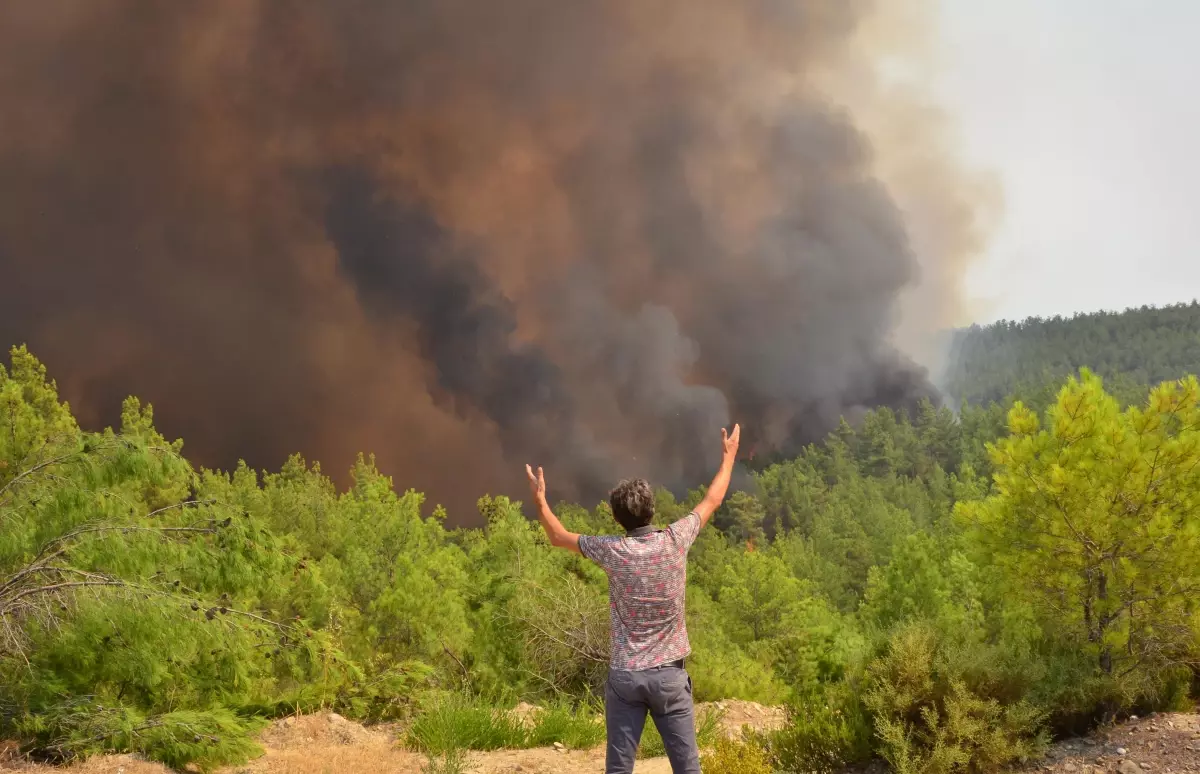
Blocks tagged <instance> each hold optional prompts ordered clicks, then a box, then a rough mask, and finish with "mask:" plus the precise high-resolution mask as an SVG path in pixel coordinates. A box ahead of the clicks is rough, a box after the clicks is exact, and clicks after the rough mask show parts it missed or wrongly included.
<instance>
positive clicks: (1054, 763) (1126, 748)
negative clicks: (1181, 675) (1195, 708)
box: [1028, 714, 1200, 774]
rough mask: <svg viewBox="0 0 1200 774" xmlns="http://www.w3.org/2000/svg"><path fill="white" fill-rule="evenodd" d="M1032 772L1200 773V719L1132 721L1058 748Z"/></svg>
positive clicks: (1163, 716) (1158, 717) (1165, 716)
mask: <svg viewBox="0 0 1200 774" xmlns="http://www.w3.org/2000/svg"><path fill="white" fill-rule="evenodd" d="M1028 771H1054V772H1072V773H1073V774H1099V773H1100V772H1119V774H1142V772H1158V773H1160V774H1180V773H1181V772H1188V771H1196V772H1200V715H1190V714H1189V715H1184V714H1155V715H1151V716H1150V717H1147V718H1130V719H1129V720H1128V721H1126V722H1124V723H1121V724H1119V725H1117V726H1114V727H1112V728H1108V729H1101V730H1099V731H1097V732H1095V733H1093V734H1091V735H1090V736H1088V737H1085V738H1083V739H1072V740H1069V741H1066V742H1061V743H1059V744H1056V745H1055V746H1054V747H1053V748H1052V749H1051V751H1050V756H1049V757H1048V759H1047V760H1046V761H1045V762H1044V763H1042V764H1041V765H1039V766H1037V767H1035V768H1030V769H1028Z"/></svg>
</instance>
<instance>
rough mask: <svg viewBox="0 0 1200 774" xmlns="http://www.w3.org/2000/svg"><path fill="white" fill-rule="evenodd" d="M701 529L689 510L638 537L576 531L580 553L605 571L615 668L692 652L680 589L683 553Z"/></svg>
mask: <svg viewBox="0 0 1200 774" xmlns="http://www.w3.org/2000/svg"><path fill="white" fill-rule="evenodd" d="M699 532H700V517H699V515H697V514H696V513H695V512H693V513H690V514H688V515H687V516H685V517H684V518H682V519H680V520H679V521H677V522H675V523H674V524H672V525H671V526H670V527H667V528H666V529H664V530H659V531H656V532H651V533H650V534H648V535H641V536H639V537H630V536H628V535H625V536H615V535H614V536H604V537H595V536H592V535H580V536H579V551H580V553H582V554H583V555H584V556H586V557H587V558H588V559H591V560H592V561H593V562H595V563H596V564H598V565H600V566H601V567H603V568H604V572H605V573H606V574H607V575H608V612H609V620H610V621H611V629H610V632H609V640H610V642H611V644H612V658H611V659H610V661H609V666H611V667H612V668H613V669H622V670H628V671H639V670H642V669H650V668H651V667H656V666H660V665H662V664H667V663H670V662H672V661H676V660H678V659H681V658H684V657H685V656H687V655H688V654H689V653H691V650H692V648H691V644H690V643H689V642H688V634H687V624H686V623H685V622H684V617H683V614H684V594H685V585H686V582H687V553H688V549H689V548H691V547H692V543H693V542H695V540H696V535H697V534H698V533H699Z"/></svg>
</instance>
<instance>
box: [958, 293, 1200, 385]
mask: <svg viewBox="0 0 1200 774" xmlns="http://www.w3.org/2000/svg"><path fill="white" fill-rule="evenodd" d="M951 346H952V350H951V357H950V367H949V371H948V373H947V375H946V380H945V386H946V390H947V392H948V393H949V394H950V396H951V397H952V398H953V400H954V401H955V402H956V403H958V402H961V401H963V400H966V401H967V402H970V403H988V402H990V401H1001V400H1003V399H1004V398H1005V397H1006V396H1010V395H1015V394H1022V393H1028V392H1030V391H1036V390H1039V389H1041V388H1042V387H1043V386H1045V385H1048V384H1054V383H1055V382H1059V381H1060V380H1062V379H1063V378H1064V377H1066V376H1068V375H1071V374H1076V373H1078V372H1079V369H1080V368H1085V367H1086V368H1089V369H1091V370H1092V371H1093V372H1095V373H1096V374H1097V375H1099V376H1101V377H1103V378H1104V380H1105V386H1106V387H1107V388H1108V389H1109V391H1110V392H1112V393H1113V394H1114V395H1116V396H1118V397H1119V398H1121V399H1123V400H1131V399H1137V398H1138V397H1139V396H1140V395H1144V394H1145V392H1146V390H1147V389H1148V387H1149V385H1152V384H1158V383H1159V382H1163V381H1167V380H1171V379H1178V378H1180V377H1182V376H1184V375H1185V374H1189V373H1193V374H1194V373H1197V372H1200V303H1197V302H1196V301H1193V302H1192V303H1190V304H1177V305H1174V306H1167V307H1145V306H1144V307H1141V308H1139V309H1129V310H1126V311H1124V312H1096V313H1093V314H1078V315H1075V316H1073V317H1069V318H1068V317H1051V318H1047V319H1043V318H1039V317H1033V318H1029V319H1027V320H1025V321H1024V322H1010V321H1007V320H1003V321H1000V322H998V323H995V324H992V325H987V326H979V325H973V326H971V327H970V328H966V329H964V330H961V331H958V332H957V333H956V334H955V336H954V339H953V343H952V345H951Z"/></svg>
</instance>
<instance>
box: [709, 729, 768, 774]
mask: <svg viewBox="0 0 1200 774" xmlns="http://www.w3.org/2000/svg"><path fill="white" fill-rule="evenodd" d="M700 766H701V768H702V769H703V770H704V771H705V772H708V774H771V772H772V768H771V764H770V761H769V760H768V757H767V752H766V750H764V749H763V748H762V746H761V745H759V744H757V743H756V742H753V741H740V742H739V741H735V740H732V739H727V738H725V737H720V738H718V739H717V741H716V744H714V745H713V749H712V751H711V752H707V753H705V754H704V755H702V756H700Z"/></svg>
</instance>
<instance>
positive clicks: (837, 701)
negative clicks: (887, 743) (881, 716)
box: [768, 683, 872, 772]
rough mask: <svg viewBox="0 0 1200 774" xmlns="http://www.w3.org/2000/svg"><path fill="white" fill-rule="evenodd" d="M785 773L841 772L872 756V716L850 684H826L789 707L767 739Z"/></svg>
mask: <svg viewBox="0 0 1200 774" xmlns="http://www.w3.org/2000/svg"><path fill="white" fill-rule="evenodd" d="M768 740H769V746H770V748H771V751H772V754H773V756H774V758H775V759H776V762H777V763H778V764H779V765H780V767H781V768H783V769H784V770H787V771H816V772H833V771H840V770H841V769H842V768H844V767H846V766H850V765H852V764H855V763H861V762H864V761H867V760H870V758H871V757H872V725H871V717H870V715H869V714H868V713H867V710H866V707H864V706H863V703H862V700H861V698H860V696H859V695H858V689H857V686H855V685H853V684H850V683H836V684H832V685H827V686H825V687H824V688H822V689H821V690H820V691H819V692H817V693H816V694H815V695H814V696H811V697H802V698H797V699H795V700H793V701H792V702H791V703H789V705H788V722H787V725H786V726H784V728H783V729H781V730H779V731H777V732H775V733H774V734H771V735H770V736H769V737H768Z"/></svg>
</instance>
